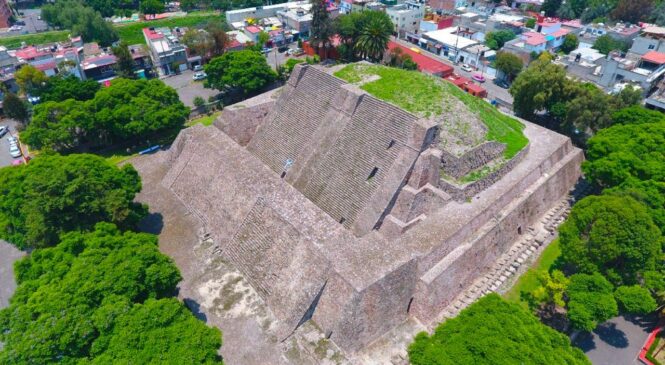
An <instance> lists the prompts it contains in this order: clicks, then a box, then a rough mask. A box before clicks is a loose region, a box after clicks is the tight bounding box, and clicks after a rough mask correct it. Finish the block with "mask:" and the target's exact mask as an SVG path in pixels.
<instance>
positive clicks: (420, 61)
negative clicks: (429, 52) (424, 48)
mask: <svg viewBox="0 0 665 365" xmlns="http://www.w3.org/2000/svg"><path fill="white" fill-rule="evenodd" d="M395 48H400V49H401V50H402V52H403V53H404V54H408V55H409V56H411V59H413V62H415V63H416V64H417V65H418V70H420V71H422V72H427V73H431V74H440V75H441V76H442V77H445V76H447V75H450V74H451V73H452V72H453V67H452V66H449V65H447V64H445V63H443V62H441V61H437V60H435V59H433V58H430V57H427V56H425V55H423V54H420V53H418V52H415V51H413V50H411V49H410V48H407V47H404V46H402V45H400V44H397V43H396V42H393V41H390V42H388V49H389V50H393V49H395Z"/></svg>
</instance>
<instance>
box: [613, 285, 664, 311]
mask: <svg viewBox="0 0 665 365" xmlns="http://www.w3.org/2000/svg"><path fill="white" fill-rule="evenodd" d="M614 297H615V298H616V300H617V302H618V303H619V306H620V307H621V310H622V311H625V312H628V313H635V314H648V313H651V312H653V311H654V310H656V307H658V304H656V300H655V299H653V297H652V296H651V293H649V290H647V289H645V288H643V287H641V286H639V285H632V286H620V287H618V288H617V290H616V291H615V292H614Z"/></svg>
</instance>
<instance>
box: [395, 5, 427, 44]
mask: <svg viewBox="0 0 665 365" xmlns="http://www.w3.org/2000/svg"><path fill="white" fill-rule="evenodd" d="M386 14H388V16H389V17H390V20H391V21H392V22H393V26H394V33H395V34H397V36H398V37H399V38H404V36H405V34H406V33H418V31H419V29H420V21H421V20H422V19H423V16H424V15H425V4H422V3H418V2H411V1H408V2H405V3H403V4H400V5H396V6H393V7H391V8H388V9H386Z"/></svg>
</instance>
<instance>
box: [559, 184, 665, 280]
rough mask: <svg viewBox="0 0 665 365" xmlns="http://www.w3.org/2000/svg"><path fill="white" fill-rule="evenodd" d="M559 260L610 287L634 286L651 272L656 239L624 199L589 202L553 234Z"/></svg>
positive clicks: (636, 206)
mask: <svg viewBox="0 0 665 365" xmlns="http://www.w3.org/2000/svg"><path fill="white" fill-rule="evenodd" d="M559 235H560V242H561V257H562V258H563V260H564V262H566V263H568V264H569V265H571V266H572V267H574V268H575V269H576V270H577V271H579V272H581V273H586V274H593V273H596V272H599V273H602V274H603V275H604V276H605V277H607V279H608V280H610V281H611V282H612V283H614V284H615V285H624V284H634V283H636V282H637V281H638V278H639V275H640V273H642V272H644V271H650V270H654V269H655V268H656V263H657V262H659V260H660V256H661V247H662V243H663V239H662V234H661V232H660V230H659V229H658V227H657V226H656V225H655V224H654V223H653V220H652V219H651V216H650V215H649V213H648V211H647V208H646V207H645V206H644V205H643V204H641V203H639V202H638V201H636V200H634V199H632V198H631V197H628V196H614V195H602V196H589V197H586V198H584V199H582V200H580V201H579V202H578V203H577V204H575V206H574V207H573V209H572V211H571V213H570V216H569V217H568V219H567V220H566V222H564V223H563V224H562V225H561V227H560V228H559Z"/></svg>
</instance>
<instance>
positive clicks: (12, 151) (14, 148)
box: [9, 145, 21, 158]
mask: <svg viewBox="0 0 665 365" xmlns="http://www.w3.org/2000/svg"><path fill="white" fill-rule="evenodd" d="M9 154H10V155H11V156H12V157H14V158H17V157H21V150H20V149H19V148H18V146H17V145H11V146H10V147H9Z"/></svg>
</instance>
